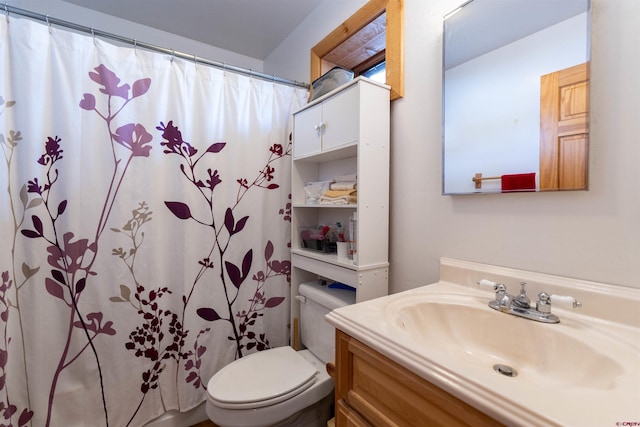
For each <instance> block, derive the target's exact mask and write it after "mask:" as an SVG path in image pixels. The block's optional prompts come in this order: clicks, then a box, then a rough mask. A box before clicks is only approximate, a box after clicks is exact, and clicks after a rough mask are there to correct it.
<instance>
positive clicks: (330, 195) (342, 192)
mask: <svg viewBox="0 0 640 427" xmlns="http://www.w3.org/2000/svg"><path fill="white" fill-rule="evenodd" d="M356 193H357V191H356V190H354V189H351V190H327V191H325V192H324V193H322V197H325V198H326V197H328V198H333V197H342V196H355V195H356Z"/></svg>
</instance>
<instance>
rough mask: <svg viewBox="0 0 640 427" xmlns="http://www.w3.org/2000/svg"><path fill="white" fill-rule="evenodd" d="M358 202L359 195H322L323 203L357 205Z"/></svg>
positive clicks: (321, 202)
mask: <svg viewBox="0 0 640 427" xmlns="http://www.w3.org/2000/svg"><path fill="white" fill-rule="evenodd" d="M357 202H358V197H357V196H340V197H324V196H322V197H320V204H321V205H355V204H356V203H357Z"/></svg>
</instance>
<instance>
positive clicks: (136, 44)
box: [133, 39, 138, 56]
mask: <svg viewBox="0 0 640 427" xmlns="http://www.w3.org/2000/svg"><path fill="white" fill-rule="evenodd" d="M133 52H134V53H135V54H136V56H137V55H138V39H133Z"/></svg>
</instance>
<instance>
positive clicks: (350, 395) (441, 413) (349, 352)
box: [335, 330, 502, 427]
mask: <svg viewBox="0 0 640 427" xmlns="http://www.w3.org/2000/svg"><path fill="white" fill-rule="evenodd" d="M335 365H336V366H335V369H336V372H335V383H336V388H335V399H336V427H364V426H374V427H387V426H398V427H405V426H419V427H425V426H429V427H432V426H434V427H437V426H443V427H457V426H473V427H480V426H501V425H502V424H500V423H499V422H497V421H496V420H494V419H493V418H491V417H489V416H488V415H486V414H484V413H482V412H480V411H478V410H477V409H475V408H473V407H472V406H470V405H468V404H467V403H465V402H463V401H461V400H460V399H458V398H456V397H454V396H452V395H451V394H449V393H447V392H446V391H444V390H442V389H440V388H439V387H436V386H435V385H433V384H431V383H429V382H428V381H426V380H425V379H423V378H421V377H419V376H417V375H416V374H414V373H412V372H411V371H409V370H407V369H406V368H404V367H402V366H400V365H399V364H397V363H396V362H394V361H392V360H390V359H388V358H387V357H385V356H383V355H381V354H380V353H378V352H377V351H375V350H373V349H371V348H370V347H368V346H367V345H365V344H363V343H361V342H360V341H358V340H356V339H354V338H352V337H350V336H349V335H347V334H345V333H343V332H342V331H340V330H336V360H335Z"/></svg>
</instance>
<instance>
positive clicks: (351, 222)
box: [349, 212, 358, 264]
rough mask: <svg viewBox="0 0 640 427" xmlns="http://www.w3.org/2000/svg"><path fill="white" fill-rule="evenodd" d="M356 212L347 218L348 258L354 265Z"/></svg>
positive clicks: (356, 230)
mask: <svg viewBox="0 0 640 427" xmlns="http://www.w3.org/2000/svg"><path fill="white" fill-rule="evenodd" d="M357 215H358V214H357V212H354V213H353V217H352V218H349V258H350V259H352V260H353V263H354V264H357V263H358V235H357V234H358V217H357Z"/></svg>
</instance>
